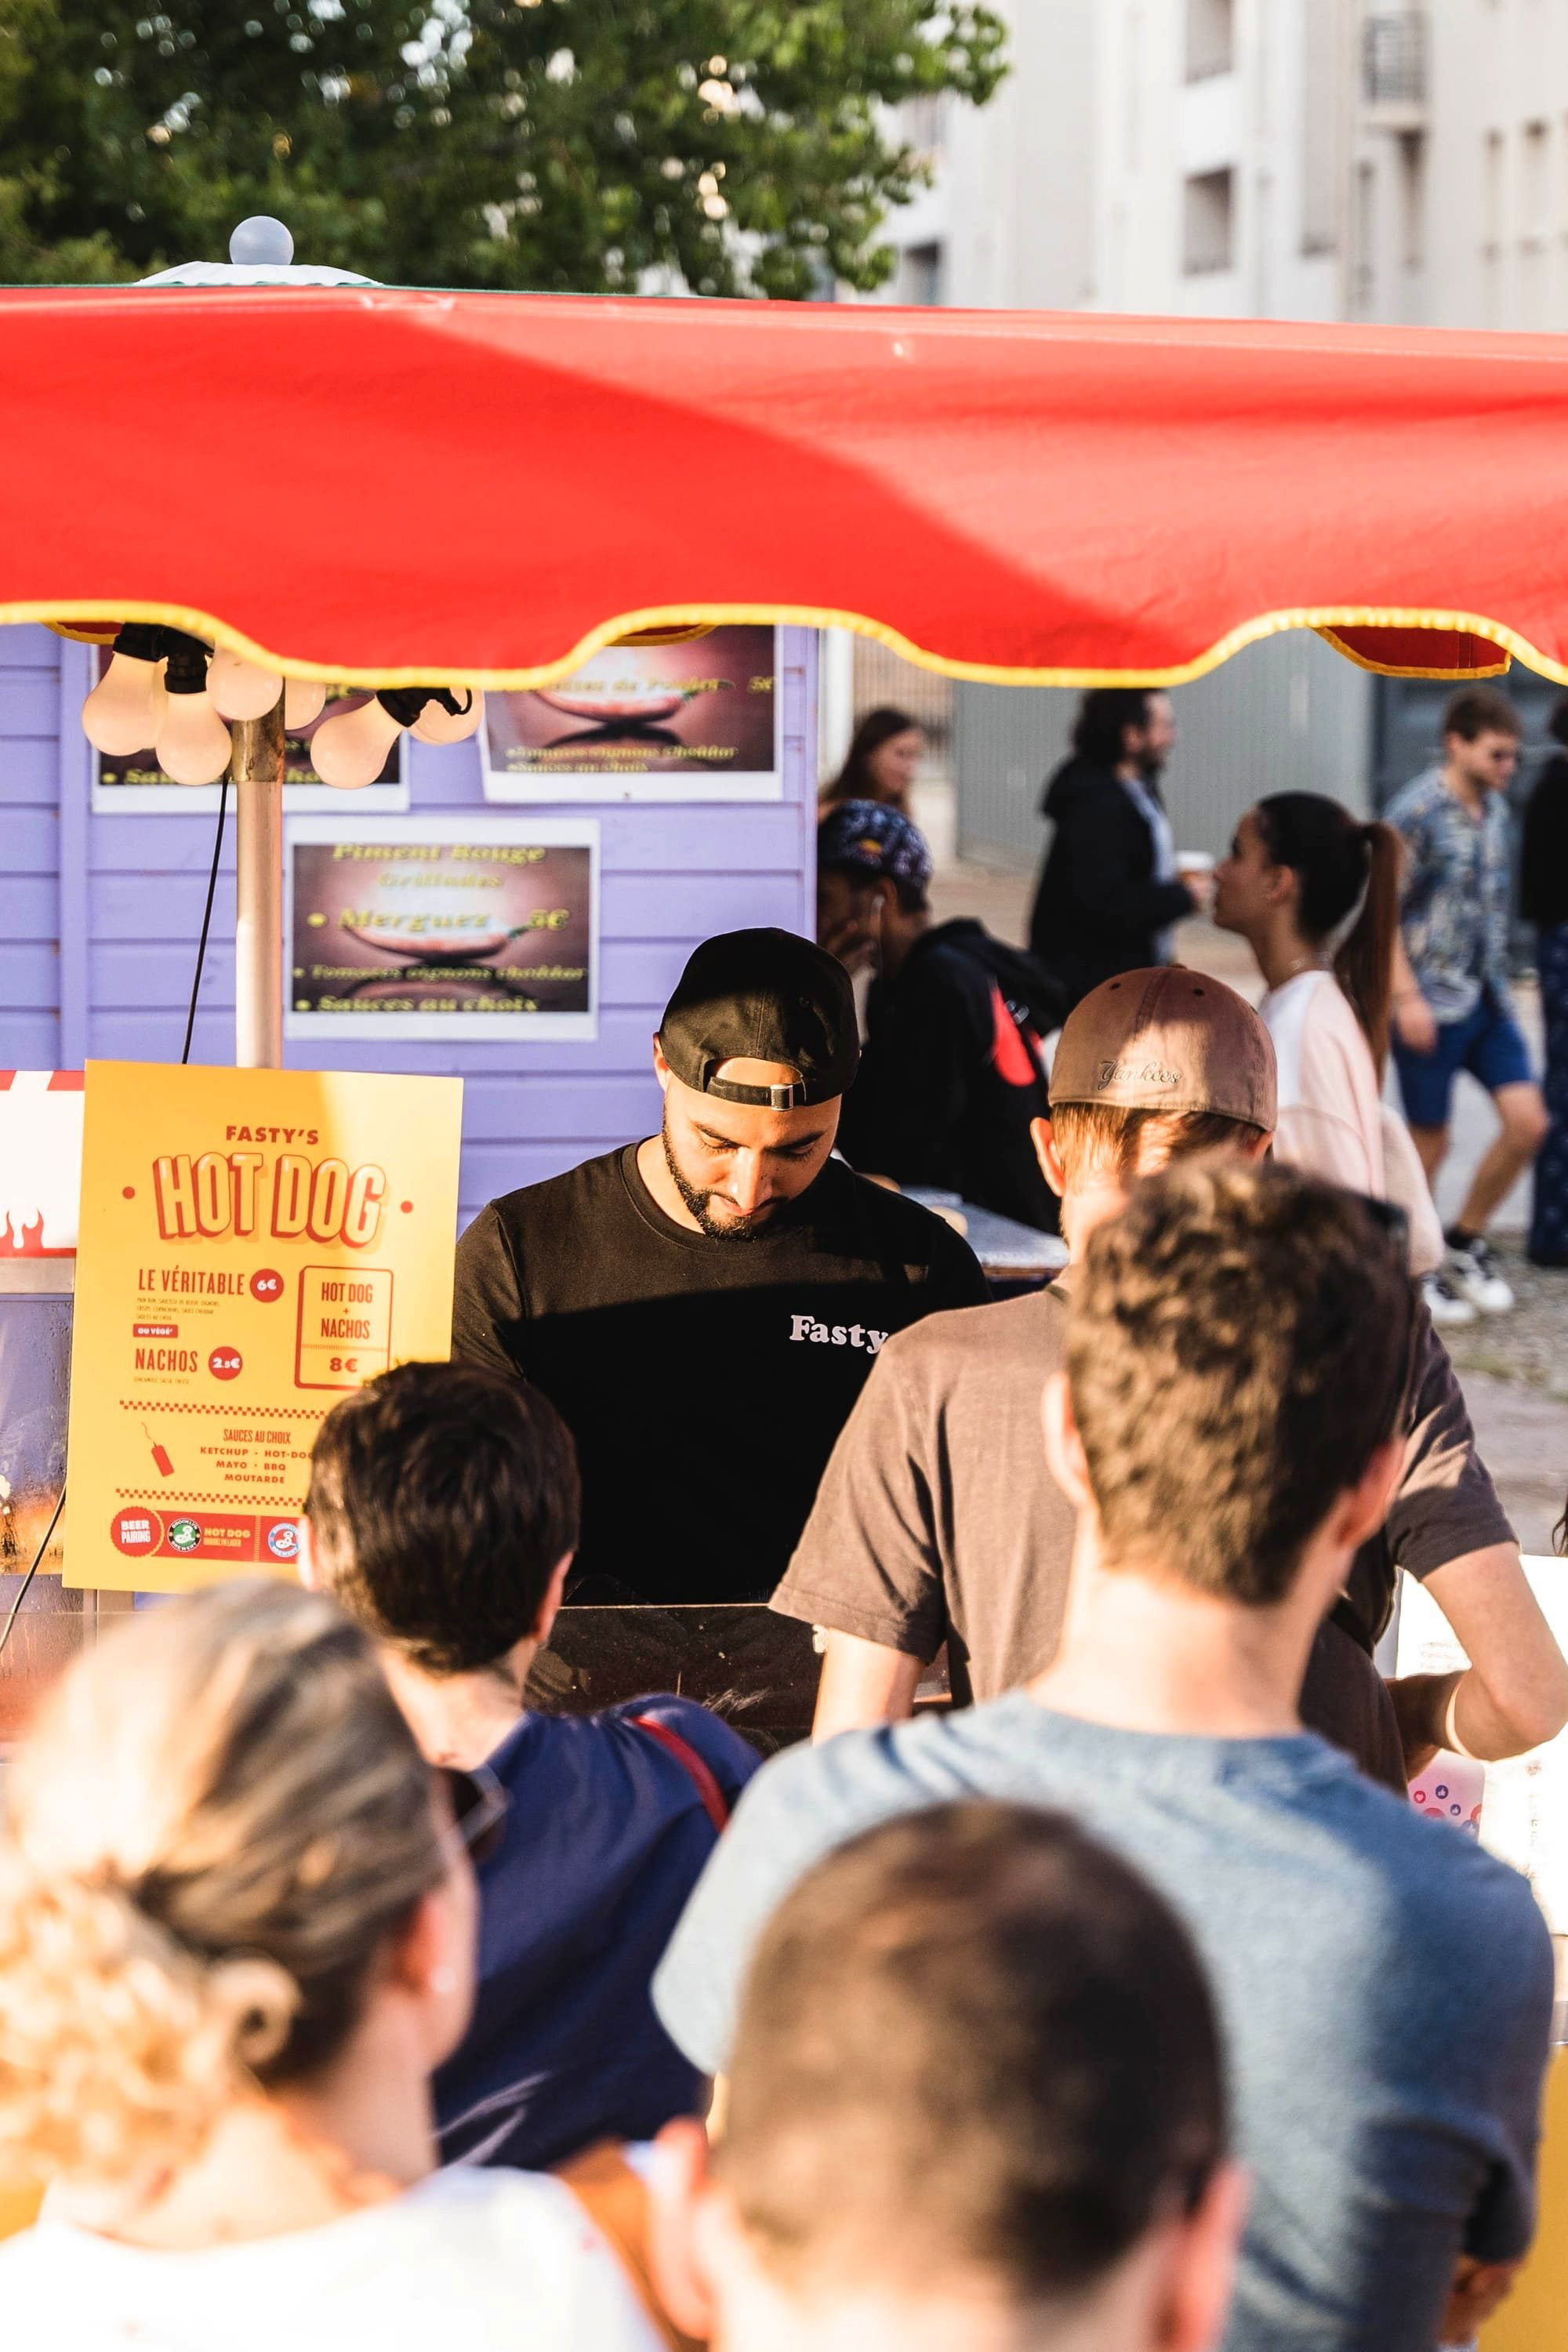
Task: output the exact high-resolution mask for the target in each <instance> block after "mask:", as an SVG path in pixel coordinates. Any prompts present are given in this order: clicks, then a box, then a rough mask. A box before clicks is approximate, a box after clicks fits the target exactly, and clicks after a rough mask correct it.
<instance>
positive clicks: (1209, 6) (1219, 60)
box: [1187, 0, 1236, 81]
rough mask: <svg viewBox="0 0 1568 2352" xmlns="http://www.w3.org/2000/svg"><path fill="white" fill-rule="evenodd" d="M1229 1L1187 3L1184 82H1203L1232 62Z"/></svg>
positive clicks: (1189, 0)
mask: <svg viewBox="0 0 1568 2352" xmlns="http://www.w3.org/2000/svg"><path fill="white" fill-rule="evenodd" d="M1234 17H1235V11H1234V9H1233V6H1232V0H1187V79H1188V80H1189V81H1207V80H1208V79H1209V77H1210V76H1211V74H1226V73H1229V72H1230V70H1231V68H1232V67H1233V66H1234V65H1235V63H1236V56H1235V45H1236V26H1235V21H1234Z"/></svg>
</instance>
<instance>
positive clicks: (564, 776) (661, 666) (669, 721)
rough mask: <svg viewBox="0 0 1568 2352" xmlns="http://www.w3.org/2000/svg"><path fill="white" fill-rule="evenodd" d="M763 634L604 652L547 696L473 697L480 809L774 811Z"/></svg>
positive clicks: (770, 677)
mask: <svg viewBox="0 0 1568 2352" xmlns="http://www.w3.org/2000/svg"><path fill="white" fill-rule="evenodd" d="M777 681H778V652H777V637H776V633H775V631H774V630H773V629H772V628H771V627H760V628H759V627H753V626H751V625H747V626H744V627H734V628H730V627H723V628H712V629H709V630H708V631H707V632H706V633H705V634H704V635H700V636H696V637H692V638H689V639H688V640H687V641H685V642H684V643H681V644H677V645H664V646H658V645H619V646H605V648H604V650H603V652H601V653H596V654H595V655H593V656H591V657H590V658H589V659H588V660H587V661H585V662H584V665H583V667H582V668H581V669H578V670H574V671H573V673H572V675H571V676H570V677H563V678H561V679H559V680H558V681H557V683H556V684H555V685H554V686H549V687H539V688H535V689H533V690H532V691H531V692H528V693H523V692H507V693H494V692H492V693H489V694H487V695H486V697H485V723H484V726H483V727H482V728H481V729H480V730H479V734H480V740H481V744H482V747H483V751H484V763H485V798H486V799H487V800H491V801H532V802H535V803H539V802H545V801H770V800H772V801H776V800H778V799H780V798H781V797H782V794H783V791H784V785H783V781H782V774H781V770H780V765H779V748H778V725H779V714H778V700H779V697H778V691H777Z"/></svg>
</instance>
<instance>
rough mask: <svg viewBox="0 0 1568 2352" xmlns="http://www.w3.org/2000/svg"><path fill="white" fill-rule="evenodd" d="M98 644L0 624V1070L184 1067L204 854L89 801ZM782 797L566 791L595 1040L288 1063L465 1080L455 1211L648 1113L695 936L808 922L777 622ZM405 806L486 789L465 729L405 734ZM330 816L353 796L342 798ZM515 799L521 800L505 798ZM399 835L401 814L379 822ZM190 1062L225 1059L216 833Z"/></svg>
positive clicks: (786, 671)
mask: <svg viewBox="0 0 1568 2352" xmlns="http://www.w3.org/2000/svg"><path fill="white" fill-rule="evenodd" d="M90 658H91V657H90V656H89V654H88V653H87V651H86V650H85V649H84V648H83V647H80V646H73V645H69V644H67V643H65V642H64V641H63V640H62V639H60V638H58V637H55V636H53V635H50V633H49V632H48V631H47V629H43V628H0V1067H5V1068H12V1069H16V1068H34V1069H37V1068H43V1069H74V1068H79V1067H80V1066H81V1064H82V1063H83V1061H85V1060H86V1059H87V1058H88V1057H89V1055H93V1056H97V1057H99V1058H104V1059H110V1060H124V1061H176V1060H177V1059H178V1058H179V1053H180V1046H181V1042H182V1039H183V1037H184V1015H185V1007H186V1003H187V1001H188V999H189V994H190V986H191V974H192V971H193V968H194V963H195V945H196V938H197V934H198V932H199V929H200V927H201V915H202V902H203V898H204V894H205V887H206V876H207V869H208V866H209V863H210V860H211V856H212V828H213V822H214V821H213V819H212V818H211V817H210V816H208V815H205V814H192V815H189V816H184V815H177V814H176V815H151V814H150V815H142V816H135V815H129V816H121V815H119V814H113V815H94V814H92V811H91V805H90V802H91V793H90V761H91V759H92V753H91V751H89V746H88V743H87V741H86V739H85V737H84V736H83V734H82V731H81V725H80V716H79V714H80V710H81V705H82V699H83V697H84V696H85V694H86V692H87V690H88V687H89V682H90V678H89V661H90ZM779 688H780V691H781V694H782V697H783V712H782V718H783V745H784V748H783V776H784V798H783V800H782V801H778V802H763V803H710V804H706V805H700V806H699V805H690V804H686V805H682V804H679V803H668V804H649V803H643V804H639V805H636V806H626V805H616V804H615V803H595V804H593V805H584V804H578V805H576V806H575V807H572V806H569V805H568V804H565V803H562V804H560V805H558V806H555V807H553V808H552V809H551V810H550V811H548V812H545V811H541V812H540V813H541V814H554V815H565V814H572V815H579V816H581V815H587V816H592V817H595V818H596V819H597V820H598V822H599V824H600V827H601V835H600V839H601V873H602V902H601V910H600V982H599V1005H600V1011H599V1034H598V1037H597V1038H596V1040H595V1042H594V1043H593V1044H591V1045H580V1044H561V1045H545V1044H541V1045H510V1044H505V1043H503V1044H500V1045H490V1044H487V1043H485V1042H484V1041H482V1040H480V1041H477V1042H475V1043H473V1044H449V1045H438V1046H435V1045H395V1044H381V1045H374V1044H367V1045H363V1046H361V1045H355V1044H354V1043H353V1040H352V1039H342V1038H340V1039H328V1040H323V1041H322V1042H321V1044H320V1045H300V1044H297V1043H294V1044H289V1045H287V1046H286V1047H285V1051H284V1058H285V1060H286V1062H287V1063H288V1064H289V1066H290V1067H291V1068H295V1069H301V1068H303V1069H310V1068H321V1067H331V1068H335V1069H345V1070H426V1071H431V1070H438V1071H448V1072H456V1073H458V1074H459V1075H460V1076H462V1077H463V1078H464V1079H465V1080H466V1082H467V1083H466V1085H465V1088H464V1113H463V1167H462V1185H461V1217H462V1222H463V1223H467V1222H468V1218H469V1217H471V1216H472V1215H473V1214H474V1213H475V1212H476V1211H477V1210H478V1209H480V1208H482V1207H483V1205H484V1203H485V1202H486V1201H488V1200H489V1199H490V1198H491V1197H492V1195H493V1194H495V1193H497V1192H505V1191H508V1190H510V1188H511V1187H512V1186H514V1185H518V1184H527V1183H531V1182H533V1181H537V1180H538V1179H539V1178H541V1177H544V1176H550V1175H553V1174H555V1173H556V1172H557V1171H559V1170H561V1169H563V1168H570V1167H573V1166H574V1165H575V1163H576V1162H577V1161H578V1160H586V1159H589V1158H591V1157H592V1156H593V1155H594V1154H595V1152H599V1151H604V1150H608V1149H609V1148H610V1147H611V1146H612V1145H614V1144H616V1143H622V1142H626V1141H627V1140H629V1139H631V1138H632V1137H634V1136H638V1135H646V1134H647V1133H648V1132H650V1130H651V1129H653V1128H655V1127H656V1126H657V1125H658V1087H656V1085H655V1083H654V1079H653V1076H652V1072H651V1070H650V1067H649V1063H648V1049H649V1040H650V1037H651V1035H652V1032H653V1029H654V1027H655V1024H656V1022H657V1020H658V1013H659V1012H660V1010H661V1009H662V1007H663V1004H664V1001H665V999H666V997H667V996H668V993H669V991H670V989H671V987H672V986H673V984H674V982H675V980H676V977H677V975H678V973H679V970H680V967H681V964H682V962H683V961H684V960H685V958H686V957H687V955H688V954H689V952H690V950H691V949H692V948H693V947H694V946H695V945H696V943H697V941H698V940H702V939H705V938H707V937H708V936H709V934H710V933H711V932H713V931H721V930H729V929H735V928H737V927H739V926H740V925H742V924H749V923H777V924H781V925H783V926H784V927H785V928H786V929H791V930H799V931H809V930H810V929H811V927H812V919H813V902H812V891H813V831H814V819H815V810H816V635H815V633H814V632H813V631H811V630H809V629H784V630H783V631H782V632H781V635H780V674H779ZM408 751H409V754H410V757H411V760H412V766H411V769H410V802H411V807H412V809H413V810H415V811H420V810H426V811H428V810H431V809H441V808H452V807H472V808H475V809H478V808H480V807H482V806H483V805H484V801H483V793H482V790H481V786H480V781H479V751H478V748H477V746H476V745H475V744H473V743H463V744H458V745H456V746H454V747H452V748H450V749H445V750H437V749H435V748H433V747H431V746H428V745H426V744H423V743H416V742H414V741H412V740H410V742H409V745H408ZM343 804H344V814H345V816H347V815H353V814H354V795H353V793H345V794H344V795H343ZM509 813H510V814H518V812H517V811H515V810H513V811H510V812H509ZM385 823H386V826H387V830H388V832H389V833H395V830H396V827H397V824H398V819H397V818H396V817H395V816H389V817H388V818H387V819H386V820H385ZM224 874H225V876H226V879H223V878H220V880H219V884H218V896H217V899H216V907H215V912H214V921H213V930H214V944H213V945H212V946H211V947H209V950H208V957H207V966H206V972H205V978H204V981H203V983H202V1003H201V1011H200V1013H198V1015H197V1020H196V1030H195V1042H194V1044H193V1046H192V1058H193V1059H194V1060H196V1061H202V1062H217V1063H231V1062H232V1061H233V1059H234V948H233V940H234V882H233V876H234V856H233V827H232V822H231V824H230V829H229V836H228V842H227V845H226V851H225V857H224Z"/></svg>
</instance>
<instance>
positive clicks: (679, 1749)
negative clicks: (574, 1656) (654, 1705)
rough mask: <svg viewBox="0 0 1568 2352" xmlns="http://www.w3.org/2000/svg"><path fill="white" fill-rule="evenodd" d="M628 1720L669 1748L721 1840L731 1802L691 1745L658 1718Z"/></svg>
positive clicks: (662, 1746)
mask: <svg viewBox="0 0 1568 2352" xmlns="http://www.w3.org/2000/svg"><path fill="white" fill-rule="evenodd" d="M627 1720H628V1721H629V1722H631V1723H634V1724H635V1725H636V1726H637V1729H638V1730H639V1731H646V1732H647V1736H648V1738H650V1739H657V1740H658V1744H659V1746H660V1747H661V1748H668V1750H669V1753H670V1754H671V1755H672V1756H673V1757H674V1759H675V1760H676V1762H677V1763H678V1764H679V1766H680V1767H681V1769H682V1770H683V1771H685V1772H688V1773H689V1775H690V1777H691V1781H692V1784H693V1786H694V1787H695V1789H696V1790H697V1793H698V1795H699V1796H700V1798H701V1800H702V1810H703V1811H704V1812H705V1813H706V1814H707V1816H708V1818H709V1820H710V1822H712V1824H713V1828H714V1832H715V1833H716V1834H717V1835H722V1834H723V1832H724V1831H725V1829H726V1828H728V1826H729V1821H730V1805H729V1800H728V1799H727V1798H726V1796H725V1794H724V1791H723V1790H722V1789H721V1787H720V1786H719V1783H718V1781H717V1780H715V1779H714V1778H713V1775H712V1773H711V1771H710V1769H709V1768H708V1766H707V1764H705V1763H704V1761H703V1759H702V1758H701V1757H700V1756H699V1754H698V1753H697V1750H696V1748H693V1747H692V1745H691V1743H690V1741H689V1739H682V1738H681V1736H680V1734H679V1731H671V1729H670V1727H669V1726H668V1723H660V1721H659V1720H658V1717H657V1716H653V1715H634V1716H631V1717H628V1718H627Z"/></svg>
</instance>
